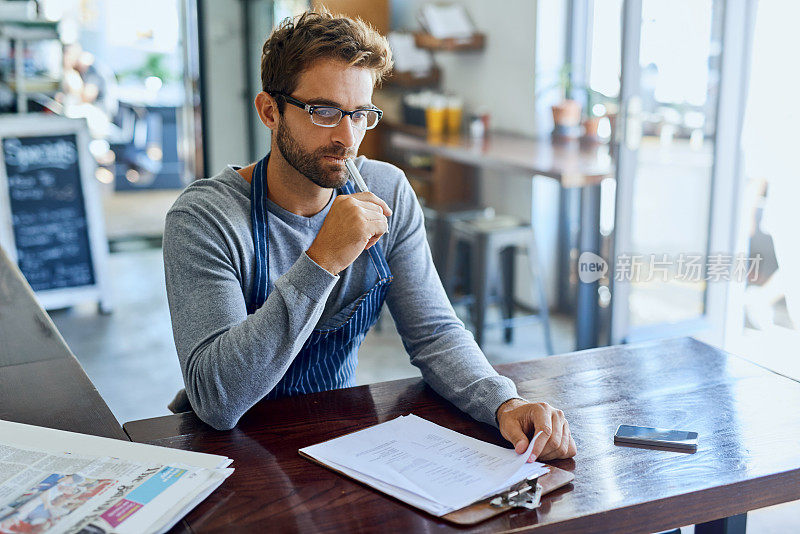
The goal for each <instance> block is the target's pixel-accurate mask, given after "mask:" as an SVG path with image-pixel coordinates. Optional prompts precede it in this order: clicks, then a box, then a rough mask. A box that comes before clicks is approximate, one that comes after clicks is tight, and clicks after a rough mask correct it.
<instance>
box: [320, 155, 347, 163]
mask: <svg viewBox="0 0 800 534" xmlns="http://www.w3.org/2000/svg"><path fill="white" fill-rule="evenodd" d="M323 157H324V158H325V159H326V160H328V161H335V162H337V163H344V160H345V159H347V158H346V157H345V156H323Z"/></svg>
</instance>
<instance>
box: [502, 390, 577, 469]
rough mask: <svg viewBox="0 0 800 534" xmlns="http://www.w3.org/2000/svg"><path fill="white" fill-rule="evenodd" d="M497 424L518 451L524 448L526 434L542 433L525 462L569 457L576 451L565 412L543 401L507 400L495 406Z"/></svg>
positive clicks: (526, 444)
mask: <svg viewBox="0 0 800 534" xmlns="http://www.w3.org/2000/svg"><path fill="white" fill-rule="evenodd" d="M497 423H498V426H499V427H500V433H501V434H502V435H503V437H504V438H506V439H507V440H508V441H510V442H511V443H512V444H513V445H514V450H515V451H517V454H522V453H524V452H525V451H526V450H527V448H528V444H529V436H533V435H534V434H536V433H537V432H539V431H541V432H542V433H541V434H540V435H539V437H538V438H537V439H536V442H535V443H534V445H533V451H532V452H531V456H530V458H528V462H532V461H534V460H539V461H547V460H560V459H564V458H572V457H573V456H575V454H576V453H577V448H576V447H575V440H573V439H572V435H571V434H570V431H569V423H567V419H566V417H564V412H562V411H561V410H556V409H555V408H553V407H552V406H550V405H549V404H547V403H546V402H528V401H525V400H522V399H510V400H508V401H506V402H504V403H503V404H501V405H500V408H498V409H497Z"/></svg>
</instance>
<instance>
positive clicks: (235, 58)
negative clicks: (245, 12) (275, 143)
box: [201, 0, 248, 175]
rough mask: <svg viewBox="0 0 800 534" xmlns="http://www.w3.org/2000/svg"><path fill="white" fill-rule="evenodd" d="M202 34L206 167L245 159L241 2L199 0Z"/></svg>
mask: <svg viewBox="0 0 800 534" xmlns="http://www.w3.org/2000/svg"><path fill="white" fill-rule="evenodd" d="M201 2H202V15H203V24H204V28H203V31H204V36H205V50H204V53H205V57H204V61H203V68H204V69H205V77H204V81H205V82H206V87H205V88H204V93H205V98H206V102H205V105H206V124H204V125H203V127H204V128H205V129H206V135H207V140H208V141H207V142H208V146H206V147H205V150H206V151H207V155H208V162H209V168H208V169H206V174H208V175H214V174H216V173H218V172H219V171H220V170H222V168H223V167H224V166H225V165H227V164H228V163H238V164H244V163H248V147H247V116H246V114H245V94H246V87H245V82H246V78H245V76H244V73H243V72H242V68H243V66H242V59H241V58H242V57H243V43H242V37H241V36H242V27H241V2H239V1H238V0H201Z"/></svg>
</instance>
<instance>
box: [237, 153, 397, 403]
mask: <svg viewBox="0 0 800 534" xmlns="http://www.w3.org/2000/svg"><path fill="white" fill-rule="evenodd" d="M268 158H269V154H267V156H266V157H265V158H264V159H262V160H261V161H259V162H258V163H256V166H255V169H253V177H252V179H251V180H250V193H251V195H250V199H251V208H250V215H251V218H252V223H253V243H254V245H255V260H256V265H255V280H254V281H253V289H252V292H251V298H250V301H251V304H250V309H249V310H248V313H251V314H252V313H255V311H256V310H257V309H258V308H260V307H261V306H262V305H263V304H264V301H265V300H266V299H267V287H268V285H269V239H268V236H269V219H268V217H267V159H268ZM338 191H339V194H344V195H349V194H352V193H355V190H354V189H353V186H352V185H351V184H350V182H347V183H345V184H344V186H342V187H341V188H339V190H338ZM367 252H368V253H369V256H370V259H371V260H372V265H373V266H374V267H375V269H376V271H377V272H378V281H377V282H375V284H374V285H373V286H372V287H371V288H370V289H369V290H367V291H366V292H365V293H364V294H362V295H361V296H360V297H358V299H356V301H355V302H353V303H352V304H351V305H349V306H347V307H352V312H351V313H349V314H348V316H347V317H346V318H345V319H344V320H343V321H342V323H341V324H338V325H335V326H334V327H332V328H326V329H315V330H314V331H313V332H312V333H311V335H310V336H309V337H308V339H307V340H306V342H305V344H304V345H303V348H301V349H300V352H299V353H298V354H297V356H295V358H294V360H293V361H292V363H291V365H290V366H289V369H287V371H286V373H285V374H284V375H283V377H282V378H281V380H280V381H279V382H278V384H277V385H276V386H275V387H274V388H273V389H272V390H271V391H270V392H269V393H268V394H267V395H266V396H265V397H264V398H266V399H276V398H279V397H288V396H291V395H300V394H304V393H314V392H317V391H327V390H329V389H338V388H344V387H350V386H354V385H355V371H356V364H357V363H358V348H359V346H361V342H362V341H364V337H365V336H366V335H367V331H368V330H369V329H370V327H371V326H372V325H373V324H375V321H377V320H378V314H379V313H380V309H381V306H383V302H384V300H385V299H386V292H387V290H388V289H389V284H391V282H392V273H391V272H390V271H389V265H388V264H387V263H386V258H385V257H384V255H383V248H382V247H381V244H380V242H378V243H375V245H373V246H372V247H371V248H370V249H369V250H368V251H367ZM343 309H345V308H343Z"/></svg>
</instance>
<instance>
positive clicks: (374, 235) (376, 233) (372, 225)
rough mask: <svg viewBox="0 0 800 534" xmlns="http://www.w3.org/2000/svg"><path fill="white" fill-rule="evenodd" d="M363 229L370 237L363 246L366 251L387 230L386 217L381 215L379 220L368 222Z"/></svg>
mask: <svg viewBox="0 0 800 534" xmlns="http://www.w3.org/2000/svg"><path fill="white" fill-rule="evenodd" d="M365 229H366V231H367V233H368V234H369V236H370V237H369V239H368V240H367V244H366V245H365V246H364V249H365V250H366V249H368V248H370V247H371V246H372V245H374V244H375V243H376V242H377V241H378V239H380V238H381V236H383V234H385V233H386V232H387V231H388V230H389V223H388V221H387V220H386V217H384V216H383V215H381V216H380V218H379V219H371V220H368V221H367V225H366V227H365Z"/></svg>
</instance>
